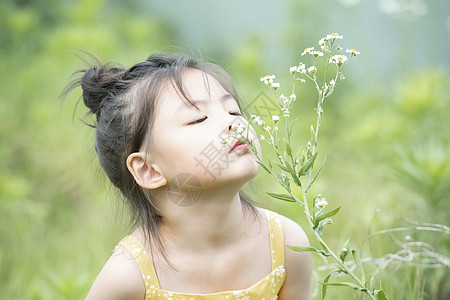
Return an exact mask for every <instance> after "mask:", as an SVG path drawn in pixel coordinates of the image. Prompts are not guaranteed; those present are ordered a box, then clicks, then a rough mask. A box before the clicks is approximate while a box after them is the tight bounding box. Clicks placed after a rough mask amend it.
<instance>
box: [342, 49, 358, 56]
mask: <svg viewBox="0 0 450 300" xmlns="http://www.w3.org/2000/svg"><path fill="white" fill-rule="evenodd" d="M345 52H347V53H350V54H351V55H353V56H356V55H359V54H361V52H359V51H356V50H355V49H347V50H345Z"/></svg>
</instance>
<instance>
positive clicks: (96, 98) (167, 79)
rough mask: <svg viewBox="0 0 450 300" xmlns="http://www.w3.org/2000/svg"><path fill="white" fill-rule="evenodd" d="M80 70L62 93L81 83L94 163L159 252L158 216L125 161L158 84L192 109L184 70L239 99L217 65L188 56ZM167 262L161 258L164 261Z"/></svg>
mask: <svg viewBox="0 0 450 300" xmlns="http://www.w3.org/2000/svg"><path fill="white" fill-rule="evenodd" d="M96 64H97V65H96V66H93V67H90V68H89V69H85V70H80V71H78V72H77V73H81V74H82V76H81V78H79V79H76V80H74V81H73V82H72V83H70V84H69V85H68V86H67V88H66V89H65V91H64V92H63V94H64V95H65V94H67V93H68V92H69V91H71V90H72V89H74V88H75V87H77V86H79V85H81V88H82V90H83V101H84V104H85V105H86V106H87V107H88V108H89V109H90V113H92V114H95V115H96V124H94V125H93V127H95V129H96V141H95V143H96V149H97V153H98V158H99V161H100V165H101V166H102V168H103V170H104V171H105V173H106V175H107V176H108V178H109V179H110V180H111V182H112V184H113V185H114V186H116V187H117V188H118V189H119V190H120V191H121V192H122V194H123V196H124V197H125V198H126V199H127V200H128V201H127V202H128V203H129V205H130V209H131V213H132V226H133V227H136V226H138V225H142V226H143V227H144V229H146V232H147V234H146V238H147V239H149V240H150V241H151V242H152V243H153V244H154V245H156V246H157V248H158V249H159V250H160V253H161V254H162V255H163V256H164V258H166V256H165V255H164V251H163V250H164V247H163V244H162V241H161V239H160V235H159V231H158V225H159V223H160V221H161V216H159V215H158V214H157V213H156V210H155V207H154V206H153V204H152V201H151V199H150V197H149V195H148V193H147V192H146V190H145V189H143V188H142V187H140V186H139V185H138V184H137V183H136V182H135V180H134V177H133V176H132V174H131V173H130V172H129V170H128V168H127V165H126V160H127V157H128V156H129V155H130V154H131V153H133V152H138V151H139V149H140V148H141V146H142V145H143V143H144V142H146V138H147V136H148V132H149V130H150V129H151V128H152V122H153V119H154V118H153V116H154V113H155V100H156V99H157V98H158V96H159V93H160V92H161V88H162V87H163V86H164V84H167V83H170V84H172V85H173V86H174V88H175V90H176V91H177V92H179V93H180V94H181V95H182V96H183V97H182V98H183V99H184V100H185V101H186V104H187V105H192V106H195V105H194V104H193V103H192V102H191V100H190V99H189V97H188V95H187V93H186V92H185V89H184V87H183V82H182V76H183V72H184V71H185V70H187V69H196V70H199V71H201V72H203V73H205V74H209V75H211V76H212V77H214V78H215V79H216V80H217V81H218V82H219V83H220V84H221V85H222V86H223V88H224V89H225V90H226V91H227V92H228V93H230V94H231V95H232V96H233V97H234V98H235V99H236V101H237V103H238V105H239V107H241V105H240V100H239V96H238V94H237V92H236V89H235V88H234V86H233V84H232V81H231V78H230V77H229V75H228V74H227V73H226V72H225V71H224V70H223V69H222V68H221V67H219V66H218V65H215V64H213V63H209V62H203V61H200V60H197V59H194V58H190V57H185V56H176V55H166V54H158V55H152V56H150V57H149V58H148V59H147V60H145V61H143V62H140V63H138V64H136V65H134V66H132V67H131V68H129V69H127V68H125V67H123V66H121V65H116V64H105V65H103V64H101V63H100V62H99V61H98V60H96ZM241 200H242V203H243V205H244V206H245V207H248V208H250V209H251V210H252V211H253V212H256V209H255V207H254V206H253V205H252V204H251V200H250V199H248V198H247V197H246V196H245V195H244V194H241ZM166 260H167V259H166Z"/></svg>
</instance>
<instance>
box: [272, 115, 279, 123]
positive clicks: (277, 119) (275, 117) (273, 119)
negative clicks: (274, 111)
mask: <svg viewBox="0 0 450 300" xmlns="http://www.w3.org/2000/svg"><path fill="white" fill-rule="evenodd" d="M272 121H273V122H274V123H276V122H278V121H280V116H272Z"/></svg>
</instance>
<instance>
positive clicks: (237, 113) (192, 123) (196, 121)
mask: <svg viewBox="0 0 450 300" xmlns="http://www.w3.org/2000/svg"><path fill="white" fill-rule="evenodd" d="M230 115H232V116H242V114H241V113H239V112H231V113H230ZM206 119H208V117H203V118H201V119H198V120H195V121H194V122H191V123H189V125H195V124H200V123H202V122H203V121H205V120H206Z"/></svg>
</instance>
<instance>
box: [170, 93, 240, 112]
mask: <svg viewBox="0 0 450 300" xmlns="http://www.w3.org/2000/svg"><path fill="white" fill-rule="evenodd" d="M220 100H221V101H222V102H225V101H227V100H234V101H236V100H235V99H234V97H233V96H232V95H231V94H224V95H222V96H221V97H220ZM189 102H190V103H192V104H193V105H194V107H198V106H199V105H201V104H205V103H209V102H210V101H208V100H190V101H189ZM190 108H191V107H190V106H188V105H187V104H185V103H182V104H180V105H179V106H178V108H177V110H176V111H175V113H176V114H177V113H179V112H181V111H184V110H189V109H190Z"/></svg>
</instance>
